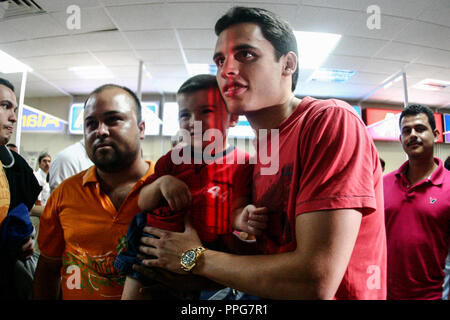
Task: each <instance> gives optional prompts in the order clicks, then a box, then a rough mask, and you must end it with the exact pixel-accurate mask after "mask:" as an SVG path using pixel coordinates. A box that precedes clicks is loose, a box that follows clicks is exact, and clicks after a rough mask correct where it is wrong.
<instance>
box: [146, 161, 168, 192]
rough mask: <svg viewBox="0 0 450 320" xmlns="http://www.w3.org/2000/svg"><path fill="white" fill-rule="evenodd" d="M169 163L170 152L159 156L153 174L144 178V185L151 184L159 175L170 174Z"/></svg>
mask: <svg viewBox="0 0 450 320" xmlns="http://www.w3.org/2000/svg"><path fill="white" fill-rule="evenodd" d="M170 165H171V163H170V153H168V154H166V155H164V156H162V157H161V158H159V159H158V161H156V164H155V166H154V170H153V174H151V175H150V176H148V177H147V179H145V181H144V185H147V184H151V183H153V182H154V181H155V180H156V179H158V178H159V177H162V176H164V175H166V174H170Z"/></svg>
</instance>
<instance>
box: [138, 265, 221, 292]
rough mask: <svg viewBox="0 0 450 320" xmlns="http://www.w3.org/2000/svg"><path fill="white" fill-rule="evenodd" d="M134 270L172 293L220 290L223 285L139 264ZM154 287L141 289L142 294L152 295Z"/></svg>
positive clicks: (198, 277)
mask: <svg viewBox="0 0 450 320" xmlns="http://www.w3.org/2000/svg"><path fill="white" fill-rule="evenodd" d="M133 270H134V271H136V272H139V273H140V274H141V275H143V276H145V277H146V278H148V279H152V280H154V281H157V282H158V283H160V284H162V285H163V286H164V287H166V288H170V289H171V291H181V292H192V291H201V290H220V289H222V288H223V286H222V285H220V284H218V283H216V282H214V281H211V280H209V279H207V278H204V277H200V276H196V275H193V274H185V275H180V274H175V273H173V272H169V271H166V270H163V269H159V268H147V267H144V266H141V265H138V264H135V265H133ZM153 289H154V288H153V286H151V287H145V288H142V289H141V293H142V294H147V293H151V291H152V290H153Z"/></svg>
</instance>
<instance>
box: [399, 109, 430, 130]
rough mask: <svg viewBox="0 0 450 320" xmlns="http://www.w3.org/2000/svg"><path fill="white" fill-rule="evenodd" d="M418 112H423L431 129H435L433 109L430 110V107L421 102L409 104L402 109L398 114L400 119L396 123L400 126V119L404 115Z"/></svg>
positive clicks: (412, 114)
mask: <svg viewBox="0 0 450 320" xmlns="http://www.w3.org/2000/svg"><path fill="white" fill-rule="evenodd" d="M420 113H424V114H425V115H426V116H427V118H428V122H429V123H430V126H431V129H432V130H433V131H434V129H436V122H435V120H434V115H433V111H431V109H430V108H428V107H427V106H424V105H422V104H410V105H409V106H407V107H406V108H405V109H403V111H402V113H401V114H400V119H399V121H398V124H399V126H400V128H401V127H402V119H403V117H405V116H416V115H418V114H420Z"/></svg>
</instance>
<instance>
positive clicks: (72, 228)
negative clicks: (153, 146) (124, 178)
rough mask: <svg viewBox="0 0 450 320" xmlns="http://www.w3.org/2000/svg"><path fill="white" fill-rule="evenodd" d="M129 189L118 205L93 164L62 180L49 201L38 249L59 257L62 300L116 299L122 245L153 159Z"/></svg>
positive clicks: (120, 279)
mask: <svg viewBox="0 0 450 320" xmlns="http://www.w3.org/2000/svg"><path fill="white" fill-rule="evenodd" d="M148 163H149V165H150V167H149V170H148V171H147V172H146V174H145V175H144V176H143V177H142V178H141V179H139V181H138V182H137V183H136V184H135V186H134V187H133V188H132V189H131V191H130V192H129V194H128V195H127V197H126V199H125V200H124V202H123V203H122V205H121V207H120V208H119V210H116V208H115V207H114V205H113V203H112V202H111V200H110V199H109V197H108V196H107V195H106V194H105V193H104V192H103V191H102V190H101V189H100V182H99V181H98V179H97V174H96V168H95V166H92V167H91V168H89V169H87V170H85V171H83V172H81V173H79V174H76V175H74V176H72V177H71V178H69V179H67V180H65V181H63V182H62V183H61V184H60V186H59V187H58V188H56V189H55V190H54V191H53V192H52V194H51V196H50V198H49V199H48V201H47V204H46V206H45V209H44V212H43V213H42V216H41V219H40V227H39V236H38V242H39V248H40V250H41V254H42V255H43V256H45V257H47V258H57V259H62V268H61V277H62V280H61V289H62V296H63V299H64V300H72V299H76V300H86V299H102V300H109V299H120V297H121V295H122V290H123V285H124V283H125V275H121V274H119V273H118V271H117V270H116V269H115V268H114V261H115V259H116V256H117V255H118V254H119V253H120V252H121V251H122V249H124V247H125V245H126V234H127V231H128V227H129V225H130V223H131V220H132V218H133V217H134V216H135V215H136V214H137V213H139V212H140V210H139V207H138V205H137V200H138V196H139V191H140V189H141V188H142V186H143V184H144V181H145V180H146V179H147V177H149V176H150V175H151V174H152V173H153V171H154V164H153V163H152V162H148Z"/></svg>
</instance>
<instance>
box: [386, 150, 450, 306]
mask: <svg viewBox="0 0 450 320" xmlns="http://www.w3.org/2000/svg"><path fill="white" fill-rule="evenodd" d="M435 161H436V163H438V164H439V167H438V168H437V169H436V170H435V171H434V173H433V174H432V175H431V177H430V178H429V179H425V180H423V181H420V182H418V183H417V184H415V185H414V186H410V185H409V182H408V179H406V177H405V171H406V169H407V167H408V163H409V161H406V162H405V163H404V164H403V165H402V166H401V167H400V168H399V169H398V170H396V171H393V172H391V173H389V174H387V175H385V176H384V203H385V209H386V234H387V248H388V275H387V284H388V299H396V300H398V299H408V300H410V299H442V285H443V283H444V276H445V273H444V267H445V259H446V257H447V254H448V252H449V249H450V171H448V170H445V168H444V167H443V165H442V161H441V160H440V159H438V158H435Z"/></svg>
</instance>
